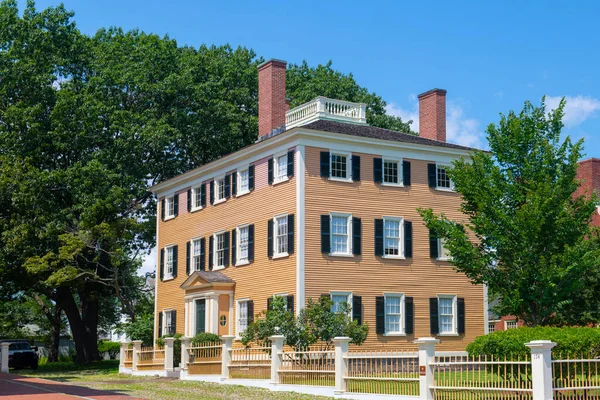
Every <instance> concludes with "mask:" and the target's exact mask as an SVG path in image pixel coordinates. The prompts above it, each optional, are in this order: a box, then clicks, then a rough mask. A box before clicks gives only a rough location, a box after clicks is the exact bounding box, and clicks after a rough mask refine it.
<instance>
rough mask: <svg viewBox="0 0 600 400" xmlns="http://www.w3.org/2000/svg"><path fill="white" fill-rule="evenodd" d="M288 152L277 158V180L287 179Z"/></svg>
mask: <svg viewBox="0 0 600 400" xmlns="http://www.w3.org/2000/svg"><path fill="white" fill-rule="evenodd" d="M287 163H288V159H287V153H286V154H284V155H281V156H279V157H276V158H275V182H281V181H284V180H286V179H287Z"/></svg>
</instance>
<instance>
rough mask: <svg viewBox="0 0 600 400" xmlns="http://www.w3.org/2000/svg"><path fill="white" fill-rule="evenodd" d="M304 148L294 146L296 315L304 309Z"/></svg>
mask: <svg viewBox="0 0 600 400" xmlns="http://www.w3.org/2000/svg"><path fill="white" fill-rule="evenodd" d="M305 157H306V148H305V147H304V146H302V145H299V146H296V169H297V170H296V219H297V221H296V230H297V235H296V243H297V245H296V247H297V251H296V315H299V314H300V311H301V310H302V309H303V308H304V304H305V302H306V294H305V284H304V280H305V260H306V159H305Z"/></svg>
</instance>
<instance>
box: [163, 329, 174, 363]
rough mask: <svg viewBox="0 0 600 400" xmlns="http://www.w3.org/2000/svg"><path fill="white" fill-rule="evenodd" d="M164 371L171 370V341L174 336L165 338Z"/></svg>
mask: <svg viewBox="0 0 600 400" xmlns="http://www.w3.org/2000/svg"><path fill="white" fill-rule="evenodd" d="M164 340H165V371H168V372H171V371H173V342H175V338H172V337H168V338H165V339H164Z"/></svg>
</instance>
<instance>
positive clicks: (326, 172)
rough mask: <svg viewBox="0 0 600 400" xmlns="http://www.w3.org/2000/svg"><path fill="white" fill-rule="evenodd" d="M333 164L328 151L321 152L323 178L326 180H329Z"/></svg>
mask: <svg viewBox="0 0 600 400" xmlns="http://www.w3.org/2000/svg"><path fill="white" fill-rule="evenodd" d="M330 162H331V157H329V152H328V151H322V152H321V176H322V177H324V178H329V163H330Z"/></svg>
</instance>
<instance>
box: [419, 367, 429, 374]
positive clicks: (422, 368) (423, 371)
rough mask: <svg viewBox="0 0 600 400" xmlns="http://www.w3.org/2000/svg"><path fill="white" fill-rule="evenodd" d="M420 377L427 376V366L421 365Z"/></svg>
mask: <svg viewBox="0 0 600 400" xmlns="http://www.w3.org/2000/svg"><path fill="white" fill-rule="evenodd" d="M419 375H421V376H425V375H427V372H426V371H425V366H424V365H419Z"/></svg>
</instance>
